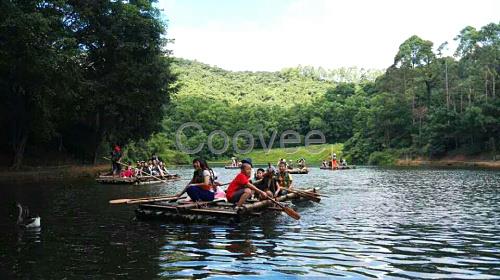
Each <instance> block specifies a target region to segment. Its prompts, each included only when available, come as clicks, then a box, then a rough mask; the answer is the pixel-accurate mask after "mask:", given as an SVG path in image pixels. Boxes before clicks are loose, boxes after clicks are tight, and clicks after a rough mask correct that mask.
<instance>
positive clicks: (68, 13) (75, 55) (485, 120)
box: [0, 0, 500, 168]
mask: <svg viewBox="0 0 500 280" xmlns="http://www.w3.org/2000/svg"><path fill="white" fill-rule="evenodd" d="M153 2H154V1H125V2H122V1H99V2H96V3H92V4H89V3H87V2H85V1H70V0H58V1H2V2H1V4H0V94H1V97H2V99H3V101H2V103H1V104H0V106H1V108H0V109H1V113H0V115H1V117H0V126H1V129H2V131H4V133H3V134H2V137H1V138H0V142H1V144H2V145H1V147H2V148H1V153H2V157H1V161H2V163H3V165H5V166H12V167H15V168H19V167H20V166H22V165H23V164H34V163H37V162H42V163H43V164H50V163H51V161H52V162H53V163H60V162H62V161H67V160H68V159H70V160H71V161H73V162H78V163H93V162H96V161H97V160H98V159H99V158H100V157H101V156H103V155H106V154H107V153H108V152H109V150H110V147H111V145H112V144H119V145H122V146H125V154H126V157H127V159H130V160H138V159H145V158H149V157H150V155H151V154H152V153H157V154H159V155H160V156H161V157H162V158H164V159H165V160H166V161H167V162H169V163H187V162H189V161H190V159H191V158H193V157H203V158H206V159H210V160H225V159H227V158H228V157H230V156H233V155H234V154H235V153H236V152H235V151H234V148H233V143H230V145H229V147H228V149H227V151H226V152H224V153H222V154H212V153H210V151H209V149H208V146H207V145H206V143H207V140H208V138H209V136H210V133H211V132H212V131H215V130H221V131H224V133H226V134H227V135H228V136H229V137H230V138H232V136H233V135H234V134H235V133H236V132H238V131H239V130H247V131H249V132H250V133H251V134H252V135H253V136H254V138H255V139H256V141H255V144H256V148H263V147H262V145H261V144H260V141H258V140H259V135H262V137H263V140H264V141H265V143H269V141H270V139H272V137H273V133H277V135H278V136H277V138H278V139H279V135H280V134H281V133H282V132H284V131H287V130H295V131H297V132H298V133H299V134H300V135H301V136H302V137H304V136H305V135H306V134H307V133H308V132H310V131H312V130H319V131H321V132H322V133H323V134H324V135H325V138H326V142H327V143H330V144H335V143H342V144H343V145H342V146H343V155H345V156H346V157H347V159H348V160H349V161H350V162H354V163H355V164H364V163H369V164H391V163H392V162H393V161H394V159H397V158H400V157H406V158H431V159H432V158H440V157H443V156H449V155H454V154H460V155H467V156H473V155H476V156H477V155H483V156H487V157H490V158H492V157H493V156H494V155H496V154H497V153H498V150H499V148H500V125H499V124H500V96H499V95H500V94H499V92H498V90H499V88H498V84H499V83H500V82H499V81H498V80H499V77H498V76H499V73H500V23H491V24H488V25H486V26H483V27H481V28H479V29H476V28H474V27H470V26H467V27H465V28H463V29H462V30H458V31H457V35H456V37H455V41H456V45H457V47H456V50H454V53H453V55H452V56H446V55H444V53H445V52H446V50H447V49H448V44H447V43H443V44H440V45H435V44H434V43H433V42H430V41H427V40H425V38H420V37H418V36H416V35H415V36H411V37H410V38H408V39H407V40H405V41H404V42H402V43H401V45H400V46H399V50H398V52H397V53H395V54H394V62H393V64H392V65H388V68H387V69H384V70H383V71H382V70H368V69H357V68H340V69H323V68H315V67H310V66H298V67H291V68H286V69H282V70H281V71H277V72H235V71H227V70H224V69H221V68H218V67H216V66H210V65H206V64H203V63H201V62H197V61H192V60H186V59H182V58H175V57H173V56H172V54H171V53H170V51H169V50H168V45H169V43H170V40H169V39H168V33H167V24H166V22H165V21H164V20H162V17H161V16H160V11H159V10H158V9H157V8H155V7H154V5H153ZM186 122H195V123H198V124H199V125H201V127H202V128H203V132H200V131H198V130H189V129H188V130H185V133H184V134H182V135H181V140H182V142H183V143H184V145H186V146H189V147H196V146H198V145H199V144H200V143H204V144H205V145H204V147H203V149H201V150H200V151H199V152H198V153H196V154H192V155H188V154H186V153H183V152H182V151H180V150H179V148H178V146H176V131H177V129H178V128H179V127H180V126H181V125H182V124H184V123H186ZM302 140H303V139H302ZM211 142H212V143H213V145H214V147H215V148H221V147H222V146H223V141H222V138H221V137H218V136H215V137H213V138H211ZM278 142H279V141H275V142H274V146H273V147H278ZM303 143H304V142H303V141H302V143H301V144H300V145H304V144H303ZM248 144H249V143H248V139H245V138H244V137H240V138H238V141H237V142H236V143H234V145H236V146H237V147H240V148H242V149H244V147H247V146H248ZM62 159H64V160H62Z"/></svg>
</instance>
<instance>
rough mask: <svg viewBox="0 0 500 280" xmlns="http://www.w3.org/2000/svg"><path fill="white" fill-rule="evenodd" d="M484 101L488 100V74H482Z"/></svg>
mask: <svg viewBox="0 0 500 280" xmlns="http://www.w3.org/2000/svg"><path fill="white" fill-rule="evenodd" d="M484 100H486V101H487V100H488V72H486V73H484Z"/></svg>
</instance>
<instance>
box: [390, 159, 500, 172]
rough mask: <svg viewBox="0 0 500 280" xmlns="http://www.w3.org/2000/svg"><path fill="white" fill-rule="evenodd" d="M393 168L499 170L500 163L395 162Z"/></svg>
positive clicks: (464, 161)
mask: <svg viewBox="0 0 500 280" xmlns="http://www.w3.org/2000/svg"><path fill="white" fill-rule="evenodd" d="M394 165H395V166H421V167H458V168H485V169H493V170H500V161H492V160H491V161H487V160H477V161H466V160H444V159H443V160H417V159H414V160H406V159H398V160H396V162H395V164H394Z"/></svg>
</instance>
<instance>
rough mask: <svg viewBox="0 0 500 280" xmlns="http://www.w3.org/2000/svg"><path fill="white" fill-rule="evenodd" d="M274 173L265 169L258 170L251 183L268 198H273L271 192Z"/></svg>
mask: <svg viewBox="0 0 500 280" xmlns="http://www.w3.org/2000/svg"><path fill="white" fill-rule="evenodd" d="M273 175H274V174H273V173H272V171H268V172H266V171H265V170H264V169H262V168H259V169H257V173H255V177H254V179H253V180H252V181H251V183H252V184H253V185H254V186H256V187H257V188H258V189H259V190H261V191H263V192H266V193H267V195H268V196H271V197H272V196H273V193H272V192H271V187H272V181H273Z"/></svg>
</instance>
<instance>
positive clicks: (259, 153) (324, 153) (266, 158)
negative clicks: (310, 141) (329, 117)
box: [238, 144, 344, 166]
mask: <svg viewBox="0 0 500 280" xmlns="http://www.w3.org/2000/svg"><path fill="white" fill-rule="evenodd" d="M343 147H344V146H343V144H323V145H311V146H308V147H305V146H300V147H293V148H275V149H271V150H269V151H267V152H266V151H265V150H254V151H252V152H250V153H248V154H243V155H238V157H239V158H240V159H241V158H251V159H252V161H253V162H254V163H256V164H267V163H268V162H271V163H272V164H276V162H277V161H278V160H279V159H280V158H284V159H286V160H290V159H291V160H293V161H296V160H297V159H299V158H304V159H305V160H306V163H307V164H308V165H312V166H319V165H320V164H321V162H322V161H323V160H325V159H327V158H328V157H329V156H330V154H331V153H332V152H333V153H336V154H337V157H338V158H340V157H342V150H343Z"/></svg>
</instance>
